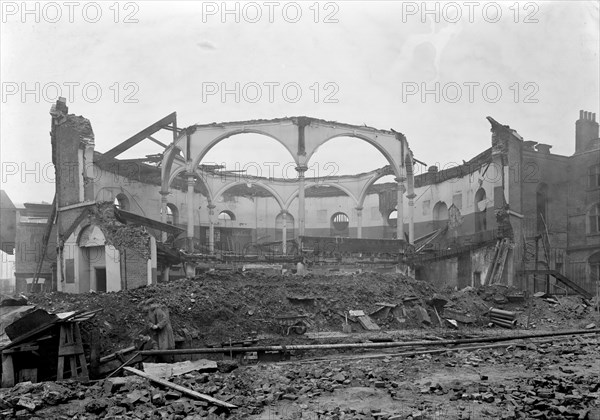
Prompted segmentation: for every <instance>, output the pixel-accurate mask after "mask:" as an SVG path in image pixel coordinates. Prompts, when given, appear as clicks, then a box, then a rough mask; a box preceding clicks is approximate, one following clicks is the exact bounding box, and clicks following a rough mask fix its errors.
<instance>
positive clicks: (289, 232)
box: [275, 213, 295, 241]
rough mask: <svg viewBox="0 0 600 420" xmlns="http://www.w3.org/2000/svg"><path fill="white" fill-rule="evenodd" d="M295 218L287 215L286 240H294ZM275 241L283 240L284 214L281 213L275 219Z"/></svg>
mask: <svg viewBox="0 0 600 420" xmlns="http://www.w3.org/2000/svg"><path fill="white" fill-rule="evenodd" d="M294 224H295V220H294V216H292V215H291V214H289V213H287V214H286V215H285V227H286V229H285V230H286V240H290V239H293V238H294V233H295V231H294ZM275 240H276V241H281V240H283V213H279V214H278V215H277V217H276V218H275Z"/></svg>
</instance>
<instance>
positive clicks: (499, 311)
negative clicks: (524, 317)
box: [488, 307, 517, 319]
mask: <svg viewBox="0 0 600 420" xmlns="http://www.w3.org/2000/svg"><path fill="white" fill-rule="evenodd" d="M488 313H489V314H491V315H496V316H498V317H500V318H507V319H514V318H515V317H516V316H517V313H516V312H510V311H503V310H502V309H498V308H492V307H490V309H489V311H488Z"/></svg>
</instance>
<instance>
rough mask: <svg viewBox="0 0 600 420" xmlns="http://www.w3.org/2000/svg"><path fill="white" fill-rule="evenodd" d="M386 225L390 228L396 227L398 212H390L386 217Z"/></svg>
mask: <svg viewBox="0 0 600 420" xmlns="http://www.w3.org/2000/svg"><path fill="white" fill-rule="evenodd" d="M387 223H388V225H390V226H391V227H396V226H397V225H398V210H392V211H391V212H390V214H388V217H387Z"/></svg>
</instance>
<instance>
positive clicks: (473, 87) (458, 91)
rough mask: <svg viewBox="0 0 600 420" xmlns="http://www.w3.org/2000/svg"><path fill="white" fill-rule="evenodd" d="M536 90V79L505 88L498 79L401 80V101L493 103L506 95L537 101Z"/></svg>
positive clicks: (516, 99)
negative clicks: (462, 80) (453, 80)
mask: <svg viewBox="0 0 600 420" xmlns="http://www.w3.org/2000/svg"><path fill="white" fill-rule="evenodd" d="M539 90H540V88H539V86H538V84H537V83H535V82H514V83H510V84H506V85H504V87H503V86H502V85H501V84H500V83H497V82H487V83H480V82H461V83H458V82H447V83H440V82H435V83H426V82H422V83H417V82H402V102H403V103H407V102H420V103H442V102H446V103H452V104H455V103H458V102H462V103H465V102H468V103H471V104H472V103H474V102H479V101H483V102H486V103H496V102H499V101H500V100H501V99H502V97H503V95H505V94H506V95H505V96H506V97H507V98H509V99H510V100H512V101H513V102H514V103H525V104H536V103H538V102H539V99H538V98H537V97H536V95H537V94H538V92H539Z"/></svg>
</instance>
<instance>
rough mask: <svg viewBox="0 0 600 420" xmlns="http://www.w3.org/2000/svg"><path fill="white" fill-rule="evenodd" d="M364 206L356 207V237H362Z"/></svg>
mask: <svg viewBox="0 0 600 420" xmlns="http://www.w3.org/2000/svg"><path fill="white" fill-rule="evenodd" d="M362 211H363V208H362V207H356V237H357V238H358V239H360V238H362Z"/></svg>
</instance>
